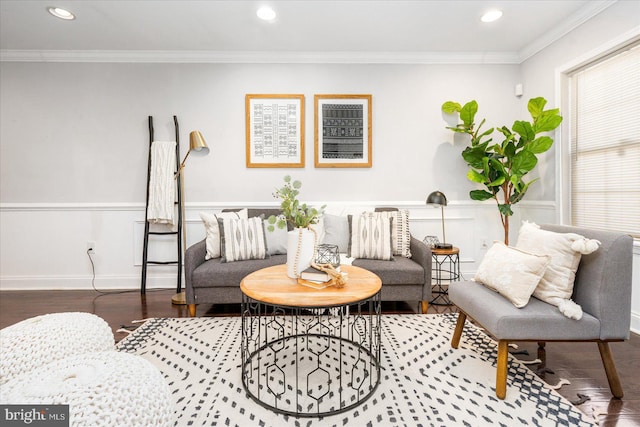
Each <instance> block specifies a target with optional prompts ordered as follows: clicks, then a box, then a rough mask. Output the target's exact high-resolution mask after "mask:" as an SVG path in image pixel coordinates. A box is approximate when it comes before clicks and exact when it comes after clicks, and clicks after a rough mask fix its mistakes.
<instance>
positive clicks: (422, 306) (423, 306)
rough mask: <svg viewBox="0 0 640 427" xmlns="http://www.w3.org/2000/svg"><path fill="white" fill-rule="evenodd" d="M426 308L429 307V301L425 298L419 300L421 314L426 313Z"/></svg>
mask: <svg viewBox="0 0 640 427" xmlns="http://www.w3.org/2000/svg"><path fill="white" fill-rule="evenodd" d="M428 308H429V301H427V300H424V301H420V311H422V314H427V309H428Z"/></svg>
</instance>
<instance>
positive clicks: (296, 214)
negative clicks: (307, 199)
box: [268, 175, 325, 231]
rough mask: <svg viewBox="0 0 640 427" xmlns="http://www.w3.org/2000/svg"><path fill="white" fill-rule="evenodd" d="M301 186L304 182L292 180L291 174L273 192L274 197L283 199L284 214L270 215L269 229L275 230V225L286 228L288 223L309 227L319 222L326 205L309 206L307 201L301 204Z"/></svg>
mask: <svg viewBox="0 0 640 427" xmlns="http://www.w3.org/2000/svg"><path fill="white" fill-rule="evenodd" d="M301 187H302V182H300V181H298V180H296V181H293V182H292V181H291V177H290V176H289V175H286V176H285V177H284V185H283V186H282V187H280V188H278V189H276V192H275V193H273V197H275V198H276V199H280V200H281V202H280V209H281V210H282V215H279V216H275V215H271V216H270V217H269V226H268V229H269V231H274V230H275V227H278V228H280V229H282V228H286V227H287V224H291V226H292V227H293V228H309V226H310V225H312V224H317V223H318V220H319V219H320V217H321V216H322V214H323V213H324V208H325V205H323V206H322V207H321V208H320V209H316V208H314V207H311V206H307V204H306V203H302V204H300V202H299V201H298V194H300V188H301Z"/></svg>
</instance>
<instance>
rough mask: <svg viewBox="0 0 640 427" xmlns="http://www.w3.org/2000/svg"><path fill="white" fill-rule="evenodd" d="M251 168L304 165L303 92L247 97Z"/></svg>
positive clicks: (247, 144)
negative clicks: (298, 93) (300, 93)
mask: <svg viewBox="0 0 640 427" xmlns="http://www.w3.org/2000/svg"><path fill="white" fill-rule="evenodd" d="M245 115H246V165H247V167H248V168H303V167H304V95H288V94H276V95H264V94H247V95H246V96H245Z"/></svg>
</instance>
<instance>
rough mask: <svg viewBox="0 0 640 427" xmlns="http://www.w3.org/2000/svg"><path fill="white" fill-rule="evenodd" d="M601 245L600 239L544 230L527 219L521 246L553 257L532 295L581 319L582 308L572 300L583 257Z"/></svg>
mask: <svg viewBox="0 0 640 427" xmlns="http://www.w3.org/2000/svg"><path fill="white" fill-rule="evenodd" d="M599 246H600V242H599V241H597V240H593V239H587V238H585V237H584V236H581V235H579V234H575V233H556V232H553V231H548V230H541V229H540V226H539V225H537V224H535V223H532V222H527V221H523V222H522V226H521V227H520V232H519V235H518V242H517V243H516V248H518V249H521V250H523V251H527V252H531V253H534V254H538V255H549V256H550V257H551V263H550V264H549V267H548V268H547V270H546V271H545V273H544V276H542V279H541V280H540V283H539V284H538V286H537V287H536V289H535V291H534V292H533V296H534V297H536V298H538V299H539V300H542V301H545V302H547V303H549V304H552V305H555V306H557V307H558V309H559V310H560V311H561V312H562V314H564V315H565V316H567V317H569V318H572V319H580V318H582V308H581V307H580V306H579V305H578V304H576V303H575V302H573V301H572V300H571V295H572V294H573V282H574V281H575V278H576V270H578V265H579V264H580V259H581V258H582V255H583V254H585V255H586V254H590V253H591V252H594V251H595V250H597V249H598V247H599Z"/></svg>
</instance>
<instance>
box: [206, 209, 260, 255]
mask: <svg viewBox="0 0 640 427" xmlns="http://www.w3.org/2000/svg"><path fill="white" fill-rule="evenodd" d="M263 221H264V220H263V219H262V218H260V217H253V218H249V219H245V218H243V219H233V218H224V219H222V218H219V219H218V224H219V225H220V242H221V249H220V251H221V259H220V261H221V262H234V261H244V260H249V259H265V258H266V257H267V244H266V237H265V234H264V223H263Z"/></svg>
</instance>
